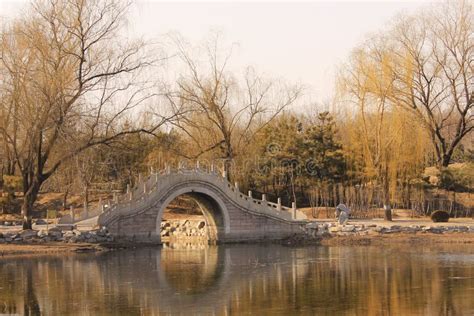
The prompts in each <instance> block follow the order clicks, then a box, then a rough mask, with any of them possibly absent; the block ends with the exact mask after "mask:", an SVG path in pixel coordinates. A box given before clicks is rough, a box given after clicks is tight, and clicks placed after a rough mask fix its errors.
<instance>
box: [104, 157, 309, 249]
mask: <svg viewBox="0 0 474 316" xmlns="http://www.w3.org/2000/svg"><path fill="white" fill-rule="evenodd" d="M183 194H187V195H189V196H191V197H192V198H193V199H194V200H195V201H196V202H197V204H198V206H199V207H200V209H201V211H202V212H203V214H204V217H205V220H206V224H207V226H208V231H209V239H210V240H212V241H216V242H240V241H262V240H279V239H285V238H288V237H291V236H295V235H303V234H304V233H305V229H304V227H305V225H306V224H307V223H308V221H307V219H306V216H305V215H304V214H303V213H302V212H300V211H299V210H297V209H296V207H295V206H294V204H293V207H292V208H288V207H284V206H282V205H281V203H280V202H279V203H271V202H269V201H266V199H265V196H263V197H262V199H261V200H260V199H254V198H253V197H252V194H251V192H250V191H249V193H248V194H243V193H242V192H240V191H239V189H238V185H237V184H234V185H232V184H230V183H229V182H228V181H227V179H226V178H225V177H224V176H222V175H220V174H218V173H216V172H215V171H214V170H213V168H211V170H209V171H208V170H205V169H203V168H199V166H197V167H196V168H195V169H177V170H171V169H170V168H167V169H166V170H163V171H161V172H158V173H152V174H151V175H150V176H149V177H148V178H147V179H144V180H143V181H142V180H139V183H138V185H137V186H136V187H135V188H133V189H131V190H130V189H128V190H127V193H126V194H124V195H123V196H121V197H118V196H116V197H115V198H114V203H111V204H112V205H109V206H107V207H105V208H104V210H103V212H102V214H101V215H100V216H99V225H100V226H101V227H106V228H107V230H108V231H109V232H110V233H111V234H112V235H114V237H115V238H116V239H118V240H127V241H135V242H152V243H159V242H161V239H160V224H161V219H162V216H163V212H164V211H165V209H166V207H167V206H168V204H169V203H170V202H171V201H172V200H173V199H175V198H176V197H178V196H180V195H183Z"/></svg>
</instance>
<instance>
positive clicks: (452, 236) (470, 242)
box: [320, 233, 474, 251]
mask: <svg viewBox="0 0 474 316" xmlns="http://www.w3.org/2000/svg"><path fill="white" fill-rule="evenodd" d="M320 244H321V245H324V246H345V245H346V246H354V245H362V246H365V245H375V246H386V245H394V244H398V245H410V246H411V245H426V246H436V245H441V244H462V245H465V246H466V250H467V249H469V250H471V251H474V234H472V233H444V234H432V233H417V234H405V233H396V234H377V235H367V236H354V235H348V236H336V237H328V238H323V239H322V240H320Z"/></svg>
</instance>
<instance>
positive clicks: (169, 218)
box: [157, 188, 229, 243]
mask: <svg viewBox="0 0 474 316" xmlns="http://www.w3.org/2000/svg"><path fill="white" fill-rule="evenodd" d="M228 229H229V221H228V215H227V210H226V207H225V204H224V203H223V201H222V200H221V199H220V198H219V197H218V196H216V195H215V194H214V193H213V192H211V191H206V190H205V189H202V188H201V189H184V190H177V191H176V192H175V193H174V194H172V195H171V196H170V197H168V198H167V199H166V200H165V201H164V203H163V204H162V205H161V207H160V209H159V212H158V218H157V230H158V232H159V234H160V238H161V241H162V242H190V243H191V242H195V241H199V242H206V243H217V242H219V241H220V240H222V239H223V237H224V235H225V233H226V232H227V231H228Z"/></svg>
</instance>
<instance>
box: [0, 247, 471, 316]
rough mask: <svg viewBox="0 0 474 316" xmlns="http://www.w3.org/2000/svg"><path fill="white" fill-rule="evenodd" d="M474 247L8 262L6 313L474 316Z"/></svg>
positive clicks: (167, 251) (166, 251) (253, 250)
mask: <svg viewBox="0 0 474 316" xmlns="http://www.w3.org/2000/svg"><path fill="white" fill-rule="evenodd" d="M192 248H194V249H192ZM473 248H474V247H473V246H472V245H443V246H440V247H436V248H435V247H433V246H430V247H428V246H417V247H412V246H408V245H398V246H387V247H368V246H351V247H322V246H306V247H286V246H281V245H229V246H198V245H193V246H192V247H185V246H177V247H176V249H172V248H164V247H163V248H161V247H157V248H143V249H137V250H122V251H114V252H107V253H100V254H80V255H62V256H41V257H37V256H33V257H22V258H16V259H15V258H3V259H0V314H2V313H11V314H14V313H18V314H30V315H36V314H44V315H158V314H160V315H161V314H164V315H169V314H173V315H174V314H177V315H191V314H200V315H231V314H233V315H250V314H252V315H294V314H303V315H314V314H317V315H474V249H473Z"/></svg>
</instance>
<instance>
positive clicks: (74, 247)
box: [0, 242, 106, 261]
mask: <svg viewBox="0 0 474 316" xmlns="http://www.w3.org/2000/svg"><path fill="white" fill-rule="evenodd" d="M102 250H106V248H104V247H102V246H100V245H97V244H86V243H84V244H66V243H62V242H51V243H47V244H41V245H39V244H2V245H0V261H1V259H2V258H5V257H10V256H15V257H16V256H24V255H28V256H30V255H45V254H47V255H52V254H65V253H83V252H95V251H102Z"/></svg>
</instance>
